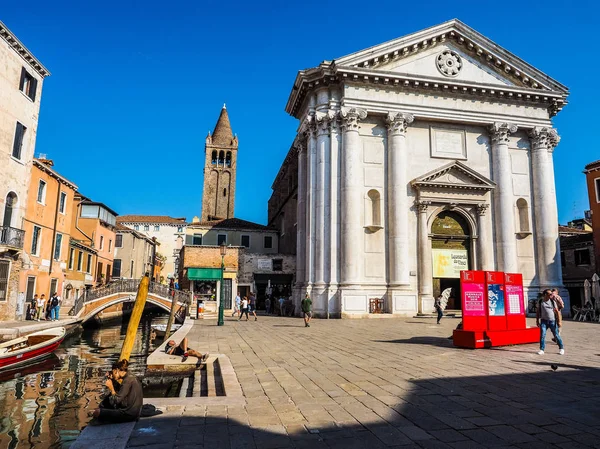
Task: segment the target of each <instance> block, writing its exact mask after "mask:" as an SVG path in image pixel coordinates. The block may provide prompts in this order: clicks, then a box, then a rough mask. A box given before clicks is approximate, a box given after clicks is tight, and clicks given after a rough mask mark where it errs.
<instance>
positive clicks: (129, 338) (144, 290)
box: [119, 273, 150, 360]
mask: <svg viewBox="0 0 600 449" xmlns="http://www.w3.org/2000/svg"><path fill="white" fill-rule="evenodd" d="M149 284H150V279H149V278H148V273H146V275H145V276H144V277H143V278H142V280H141V282H140V285H139V287H138V291H137V295H136V297H135V304H134V306H133V310H132V311H131V318H129V324H128V325H127V334H125V341H124V342H123V348H122V349H121V355H120V356H119V360H123V359H125V360H129V356H130V355H131V350H132V349H133V343H134V342H135V336H136V334H137V328H138V326H139V325H140V319H141V318H142V313H143V312H144V306H145V305H146V298H148V286H149Z"/></svg>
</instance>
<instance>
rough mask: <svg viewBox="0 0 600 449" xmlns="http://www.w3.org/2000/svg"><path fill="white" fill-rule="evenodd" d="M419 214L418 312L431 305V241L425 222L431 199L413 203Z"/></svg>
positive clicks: (427, 308)
mask: <svg viewBox="0 0 600 449" xmlns="http://www.w3.org/2000/svg"><path fill="white" fill-rule="evenodd" d="M415 205H416V207H417V212H418V214H419V219H418V221H419V233H418V238H419V313H429V312H431V310H432V307H429V303H431V306H433V261H432V259H431V241H430V239H429V225H428V224H427V209H428V208H429V206H430V205H431V201H417V202H416V203H415Z"/></svg>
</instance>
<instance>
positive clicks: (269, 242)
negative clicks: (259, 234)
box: [264, 235, 273, 249]
mask: <svg viewBox="0 0 600 449" xmlns="http://www.w3.org/2000/svg"><path fill="white" fill-rule="evenodd" d="M264 246H265V249H271V248H273V237H271V236H270V235H265V241H264Z"/></svg>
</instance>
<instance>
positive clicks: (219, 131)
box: [212, 105, 234, 146]
mask: <svg viewBox="0 0 600 449" xmlns="http://www.w3.org/2000/svg"><path fill="white" fill-rule="evenodd" d="M233 140H234V137H233V132H232V131H231V123H229V114H227V108H226V107H225V105H223V108H222V109H221V114H220V115H219V120H217V124H216V125H215V129H214V131H213V133H212V145H227V146H229V145H233Z"/></svg>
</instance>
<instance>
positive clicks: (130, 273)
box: [129, 260, 133, 278]
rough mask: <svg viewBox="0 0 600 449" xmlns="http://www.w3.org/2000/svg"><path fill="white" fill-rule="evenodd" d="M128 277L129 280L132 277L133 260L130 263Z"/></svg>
mask: <svg viewBox="0 0 600 449" xmlns="http://www.w3.org/2000/svg"><path fill="white" fill-rule="evenodd" d="M129 277H130V278H132V277H133V260H132V261H131V264H130V265H129Z"/></svg>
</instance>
